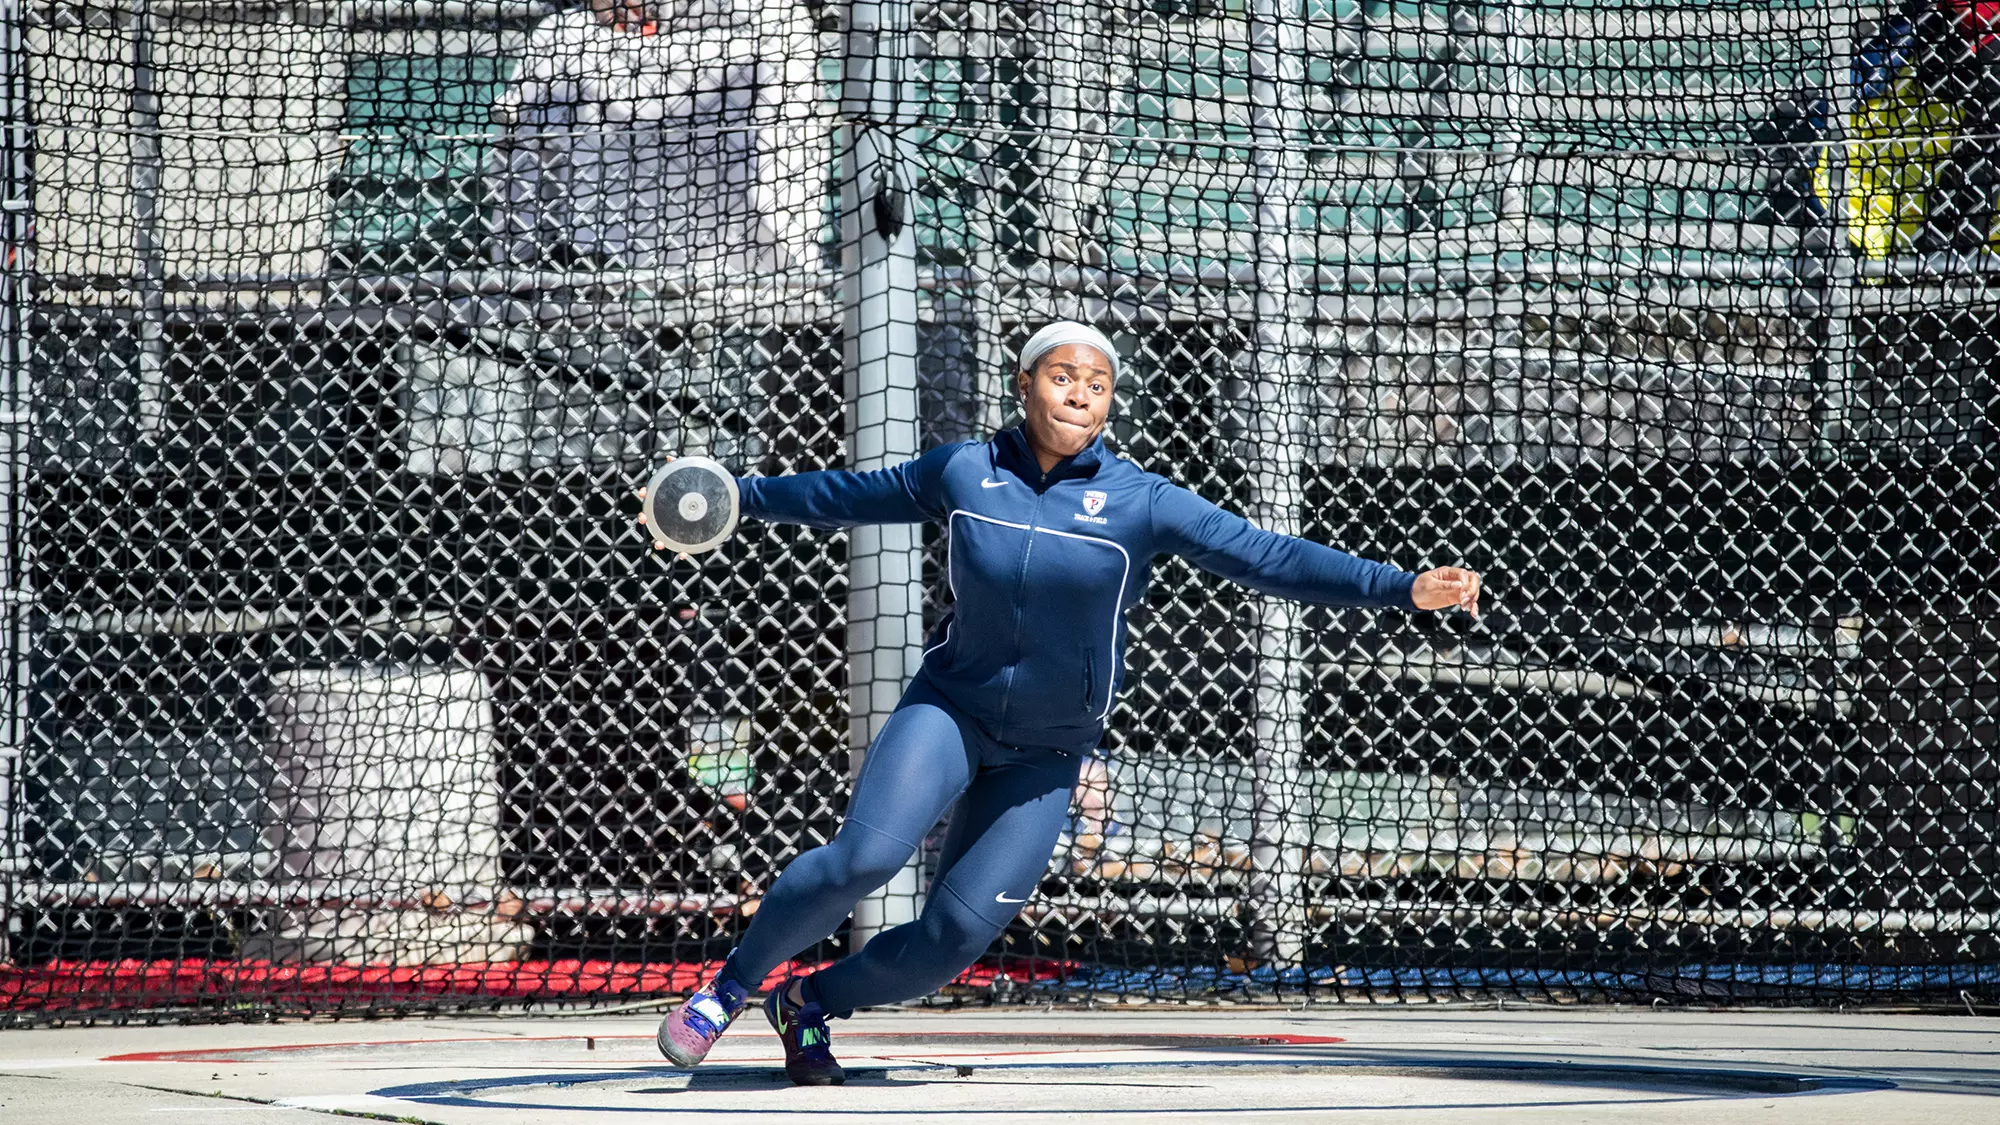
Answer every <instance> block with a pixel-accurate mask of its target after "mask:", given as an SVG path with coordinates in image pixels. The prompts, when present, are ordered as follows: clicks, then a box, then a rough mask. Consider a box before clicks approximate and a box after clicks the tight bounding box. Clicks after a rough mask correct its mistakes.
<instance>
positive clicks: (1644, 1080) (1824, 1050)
mask: <svg viewBox="0 0 2000 1125" xmlns="http://www.w3.org/2000/svg"><path fill="white" fill-rule="evenodd" d="M654 1023H655V1020H654V1018H653V1017H651V1016H647V1015H637V1016H634V1015H621V1016H593V1017H586V1018H566V1019H549V1018H541V1017H530V1018H512V1019H510V1018H490V1017H489V1018H476V1019H475V1018H453V1019H431V1020H400V1021H399V1020H385V1021H341V1022H313V1023H306V1022H292V1023H280V1024H261V1025H216V1026H196V1027H154V1028H145V1027H127V1028H106V1027H96V1028H56V1029H41V1030H21V1031H11V1032H5V1033H0V1121H8V1122H12V1121H25V1122H37V1123H42V1122H71V1121H77V1122H88V1123H89V1125H126V1123H128V1122H132V1123H136V1122H149V1123H158V1122H163V1121H171V1120H176V1119H180V1120H197V1121H205V1120H209V1119H210V1118H213V1119H214V1120H217V1121H222V1122H230V1123H234V1122H239V1121H240V1122H247V1123H262V1122H265V1121H272V1122H276V1121H298V1122H309V1121H311V1120H315V1119H323V1118H324V1117H325V1116H326V1115H328V1114H329V1113H333V1112H343V1113H349V1114H365V1115H369V1116H374V1117H378V1118H384V1119H390V1120H402V1121H419V1122H437V1123H441V1125H474V1123H492V1125H514V1123H525V1122H535V1123H537V1125H540V1123H543V1122H550V1123H568V1122H583V1121H644V1120H676V1119H685V1120H729V1121H744V1120H753V1121H761V1120H782V1119H799V1120H810V1121H813V1122H850V1121H851V1122H862V1121H879V1120H881V1119H883V1118H885V1117H886V1118H889V1119H892V1120H896V1121H908V1122H918V1121H930V1120H946V1119H953V1118H956V1119H971V1120H976V1121H978V1122H981V1123H985V1122H992V1123H995V1125H1000V1123H1011V1122H1029V1121H1032V1122H1037V1123H1040V1122H1059V1121H1089V1122H1140V1121H1144V1122H1178V1121H1204V1122H1212V1121H1217V1120H1225V1119H1238V1118H1240V1119H1243V1120H1255V1121H1341V1122H1374V1121H1382V1122H1423V1121H1436V1122H1444V1121H1451V1122H1528V1121H1534V1122H1586V1121H1612V1120H1615V1121H1618V1122H1621V1123H1635V1125H1649V1123H1659V1125H1680V1123H1694V1122H1699V1123H1701V1125H1713V1123H1716V1122H1729V1121H1756V1122H1762V1123H1772V1125H1778V1123H1790V1122H1799V1123H1811V1125H1836V1123H1841V1122H1857V1123H1866V1125H1888V1123H1894V1122H1922V1123H1924V1125H1956V1123H1965V1125H1971V1123H1974V1122H1978V1123H1981V1125H1993V1123H1995V1122H2000V1019H1996V1018H1993V1017H1984V1018H1973V1017H1934V1016H1894V1015H1874V1014H1841V1013H1834V1012H1775V1013H1774V1012H1749V1013H1735V1012H1652V1011H1618V1010H1560V1011H1557V1010H1530V1011H1517V1010H1511V1009H1510V1010H1507V1011H1477V1012H1473V1011H1452V1010H1435V1009H1421V1008H1419V1009H1410V1010H1354V1009H1341V1008H1332V1009H1319V1008H1315V1009H1313V1010H1311V1011H1300V1012H1282V1011H1243V1010H1235V1011H1220V1010H1214V1009H1168V1008H1152V1009H1143V1010H1139V1011H1132V1012H1072V1011H1057V1012H1039V1011H1037V1012H1017V1011H997V1012H996V1011H986V1010H979V1011H970V1012H955V1013H951V1012H887V1013H864V1014H863V1015H861V1016H859V1017H857V1018H855V1019H853V1020H851V1021H848V1022H846V1023H837V1024H836V1025H835V1028H834V1032H835V1034H834V1045H835V1048H836V1050H837V1051H838V1053H839V1054H840V1056H841V1058H842V1059H843V1061H844V1062H845V1063H846V1064H847V1066H848V1068H849V1070H850V1073H851V1074H852V1076H853V1077H852V1079H851V1080H850V1081H849V1083H848V1084H847V1085H846V1086H844V1087H840V1088H837V1089H795V1088H793V1087H791V1086H789V1085H788V1084H786V1082H785V1080H784V1077H783V1075H782V1073H781V1072H780V1071H779V1070H778V1063H779V1057H780V1056H779V1052H778V1049H777V1043H776V1041H775V1039H773V1037H772V1036H771V1034H770V1032H769V1030H768V1029H767V1028H766V1027H765V1026H764V1025H763V1021H762V1019H761V1018H759V1017H757V1016H756V1015H754V1014H753V1015H751V1016H749V1017H746V1019H745V1021H744V1022H743V1023H741V1024H739V1025H738V1026H737V1029H736V1030H735V1031H733V1032H731V1034H730V1036H729V1038H727V1039H726V1040H724V1042H723V1045H722V1046H721V1047H720V1048H718V1050H717V1053H716V1055H715V1056H714V1057H712V1058H711V1059H710V1061H709V1062H708V1063H707V1064H706V1065H704V1066H703V1067H702V1068H701V1069H700V1070H698V1071H695V1072H693V1073H692V1074H690V1073H688V1072H685V1071H678V1070H675V1069H673V1068H671V1067H669V1066H667V1065H665V1064H664V1063H663V1062H662V1061H661V1060H660V1059H659V1057H658V1056H657V1054H656V1053H655V1050H654V1047H653V1044H652V1032H653V1026H654Z"/></svg>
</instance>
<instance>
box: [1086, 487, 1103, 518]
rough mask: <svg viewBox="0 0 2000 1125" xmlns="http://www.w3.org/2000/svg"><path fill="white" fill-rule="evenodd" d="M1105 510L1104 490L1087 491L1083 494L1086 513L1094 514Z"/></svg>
mask: <svg viewBox="0 0 2000 1125" xmlns="http://www.w3.org/2000/svg"><path fill="white" fill-rule="evenodd" d="M1103 510H1104V494H1103V493H1102V492H1086V493H1084V494H1083V511H1084V514H1086V515H1092V516H1094V515H1096V514H1097V513H1099V512H1101V511H1103Z"/></svg>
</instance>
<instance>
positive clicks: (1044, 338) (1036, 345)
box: [1020, 320, 1118, 379]
mask: <svg viewBox="0 0 2000 1125" xmlns="http://www.w3.org/2000/svg"><path fill="white" fill-rule="evenodd" d="M1064 344H1088V345H1090V346H1091V347H1093V348H1096V349H1097V350H1098V351H1100V352H1103V353H1104V361H1105V362H1106V363H1109V364H1110V365H1111V377H1112V378H1113V379H1116V378H1117V377H1118V349H1116V348H1114V347H1112V346H1111V341H1110V340H1107V339H1105V338H1104V333H1102V332H1099V331H1098V330H1097V329H1095V328H1092V327H1091V326H1090V325H1088V324H1078V323H1077V322H1076V321H1074V320H1058V321H1056V322H1055V323H1054V324H1051V325H1048V326H1047V327H1045V328H1043V329H1042V330H1041V331H1040V332H1037V333H1035V334H1034V335H1033V336H1030V337H1028V342H1027V343H1025V344H1023V345H1021V365H1020V366H1021V370H1022V371H1023V372H1028V371H1033V370H1034V369H1035V364H1036V363H1037V362H1039V361H1040V360H1041V358H1042V357H1043V356H1045V355H1047V354H1049V353H1050V352H1052V351H1054V350H1055V349H1057V348H1060V347H1062V346H1063V345H1064Z"/></svg>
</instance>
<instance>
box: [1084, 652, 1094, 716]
mask: <svg viewBox="0 0 2000 1125" xmlns="http://www.w3.org/2000/svg"><path fill="white" fill-rule="evenodd" d="M1096 702H1097V650H1096V649H1094V648H1087V649H1084V650H1083V711H1084V714H1086V715H1087V714H1089V713H1090V712H1091V711H1092V710H1094V709H1095V706H1094V705H1095V704H1096Z"/></svg>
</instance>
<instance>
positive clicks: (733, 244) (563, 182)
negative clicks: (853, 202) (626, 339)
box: [489, 0, 825, 276]
mask: <svg viewBox="0 0 2000 1125" xmlns="http://www.w3.org/2000/svg"><path fill="white" fill-rule="evenodd" d="M816 57H817V52H816V50H815V49H814V41H813V29H812V23H811V17H810V13H809V12H807V11H806V9H805V8H804V7H803V6H802V5H798V4H794V3H791V2H790V0H590V2H589V4H588V6H586V7H581V8H576V9H572V10H570V11H566V12H561V13H558V14H556V15H554V16H551V17H549V18H548V19H546V20H543V21H542V22H541V24H540V25H538V26H537V27H536V28H535V29H534V31H533V32H532V33H531V34H530V36H529V38H528V43H527V46H526V48H525V50H524V51H523V52H522V58H521V61H520V64H519V67H518V69H517V70H516V71H515V73H514V75H513V78H512V80H511V81H510V82H509V84H508V85H507V87H506V88H505V89H504V90H503V91H502V92H501V95H500V97H499V98H498V99H496V101H495V102H494V104H493V109H492V116H493V121H494V123H495V125H496V126H498V127H499V128H501V129H502V130H503V135H502V137H501V142H500V145H499V159H498V161H497V166H496V167H495V168H494V170H493V181H494V182H493V188H492V203H493V205H494V211H495V214H496V230H495V237H494V238H493V240H492V243H491V246H490V249H489V254H490V255H491V257H492V258H493V260H494V261H495V264H500V265H510V266H521V267H529V268H541V269H551V268H557V269H559V268H566V267H571V266H584V267H598V268H605V267H609V268H623V269H662V268H672V267H693V266H707V267H715V268H720V269H722V270H724V271H727V272H743V271H753V272H764V271H770V270H778V269H788V268H792V267H794V266H799V265H807V264H812V263H813V262H814V261H815V259H816V249H817V247H816V238H817V232H818V228H819V225H820V215H819V205H820V199H821V196H822V194H823V187H824V183H823V181H824V173H823V172H822V171H819V169H821V168H823V167H824V165H825V159H824V157H825V153H823V152H822V151H820V150H821V149H822V148H824V147H825V132H824V130H823V129H822V128H820V127H819V124H818V122H817V120H816V119H817V118H818V117H819V115H820V114H821V113H822V112H823V111H822V109H821V107H820V98H819V92H818V82H817V80H816V75H815V74H814V72H813V64H814V60H815V58H816ZM696 276H699V275H696Z"/></svg>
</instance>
